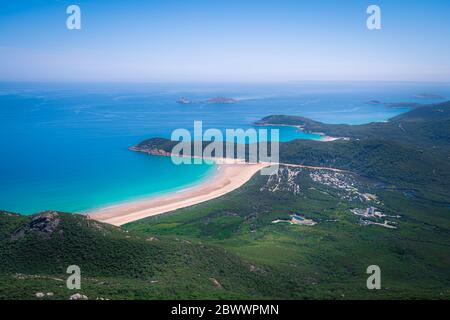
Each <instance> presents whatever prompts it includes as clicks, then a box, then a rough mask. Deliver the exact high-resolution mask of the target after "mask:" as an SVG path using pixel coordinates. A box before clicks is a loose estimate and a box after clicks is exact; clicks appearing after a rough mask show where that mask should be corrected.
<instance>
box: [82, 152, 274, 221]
mask: <svg viewBox="0 0 450 320" xmlns="http://www.w3.org/2000/svg"><path fill="white" fill-rule="evenodd" d="M217 160H218V161H217V162H216V166H217V169H216V172H215V173H213V174H211V176H210V177H208V178H207V179H205V180H204V181H202V182H200V183H199V184H197V185H193V186H190V187H188V188H186V189H182V190H179V191H177V192H173V193H169V194H166V195H160V196H153V197H151V198H147V199H141V200H135V201H130V202H124V203H121V204H115V205H112V206H108V207H105V208H100V209H96V210H93V211H90V212H87V216H88V217H89V218H90V219H93V220H97V221H100V222H104V223H108V224H112V225H115V226H121V225H124V224H126V223H130V222H133V221H137V220H141V219H144V218H148V217H152V216H156V215H160V214H164V213H167V212H170V211H175V210H177V209H181V208H185V207H190V206H193V205H196V204H199V203H203V202H206V201H209V200H212V199H216V198H219V197H221V196H223V195H225V194H227V193H229V192H231V191H234V190H236V189H238V188H240V187H241V186H242V185H244V184H245V183H246V182H248V181H249V180H250V179H251V178H252V177H253V176H254V175H255V174H256V173H258V172H259V171H260V170H261V169H263V168H265V167H267V166H270V164H268V163H256V164H248V163H244V162H242V160H234V159H217Z"/></svg>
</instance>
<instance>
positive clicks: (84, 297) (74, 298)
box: [69, 293, 89, 300]
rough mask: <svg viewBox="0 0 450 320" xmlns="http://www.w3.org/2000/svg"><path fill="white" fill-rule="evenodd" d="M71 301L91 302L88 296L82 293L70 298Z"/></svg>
mask: <svg viewBox="0 0 450 320" xmlns="http://www.w3.org/2000/svg"><path fill="white" fill-rule="evenodd" d="M69 300H89V298H88V297H87V296H85V295H84V294H81V293H75V294H73V295H71V296H70V298H69Z"/></svg>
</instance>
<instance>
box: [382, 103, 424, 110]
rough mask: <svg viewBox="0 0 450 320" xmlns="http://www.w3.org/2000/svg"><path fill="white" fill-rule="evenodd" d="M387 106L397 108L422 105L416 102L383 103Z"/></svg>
mask: <svg viewBox="0 0 450 320" xmlns="http://www.w3.org/2000/svg"><path fill="white" fill-rule="evenodd" d="M384 105H385V106H386V107H387V108H392V109H397V108H419V107H422V106H423V105H422V104H420V103H416V102H392V103H385V104H384Z"/></svg>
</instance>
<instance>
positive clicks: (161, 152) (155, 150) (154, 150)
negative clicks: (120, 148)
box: [129, 146, 172, 157]
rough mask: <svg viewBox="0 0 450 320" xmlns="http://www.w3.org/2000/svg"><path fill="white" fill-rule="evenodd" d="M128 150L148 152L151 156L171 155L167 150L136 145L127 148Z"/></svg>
mask: <svg viewBox="0 0 450 320" xmlns="http://www.w3.org/2000/svg"><path fill="white" fill-rule="evenodd" d="M129 150H131V151H136V152H142V153H146V154H150V155H152V156H164V157H170V156H171V155H172V154H171V153H170V152H167V151H165V150H163V149H158V148H146V147H137V146H135V147H131V148H129Z"/></svg>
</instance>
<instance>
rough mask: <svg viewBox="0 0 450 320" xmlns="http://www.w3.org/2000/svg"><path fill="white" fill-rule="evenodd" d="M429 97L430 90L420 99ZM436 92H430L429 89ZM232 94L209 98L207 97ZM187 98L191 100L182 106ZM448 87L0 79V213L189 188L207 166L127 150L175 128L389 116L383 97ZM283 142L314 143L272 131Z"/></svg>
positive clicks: (210, 169) (87, 206) (90, 204)
mask: <svg viewBox="0 0 450 320" xmlns="http://www.w3.org/2000/svg"><path fill="white" fill-rule="evenodd" d="M423 93H430V94H429V95H422V94H423ZM431 93H432V94H434V95H442V97H437V96H433V95H431ZM216 96H225V97H231V98H235V99H239V102H238V103H236V104H207V103H204V101H206V100H207V99H209V98H212V97H216ZM180 97H186V98H188V99H190V100H192V101H194V102H193V103H192V104H186V105H185V104H179V103H177V100H178V99H179V98H180ZM444 97H450V90H449V86H448V85H442V84H421V83H392V82H391V83H366V82H363V83H321V82H316V83H285V84H200V83H196V84H156V83H155V84H44V83H40V84H37V83H34V84H33V83H0V148H1V157H0V181H1V184H0V210H7V211H12V212H17V213H21V214H32V213H36V212H40V211H43V210H59V211H66V212H81V213H82V212H86V211H88V210H91V209H95V208H99V207H102V206H107V205H113V204H116V203H120V202H123V201H130V200H134V199H139V198H142V197H148V196H155V195H158V194H164V193H167V192H173V191H176V190H180V189H183V188H186V187H189V186H191V185H193V184H195V183H198V182H199V181H201V180H203V179H206V178H207V177H208V176H210V175H211V174H213V173H214V170H215V167H214V166H211V165H206V164H204V165H181V166H176V165H174V164H172V162H171V159H170V158H166V157H154V156H147V155H144V154H139V153H136V152H132V151H129V150H128V147H130V146H132V145H134V144H136V143H138V142H140V141H141V140H144V139H147V138H151V137H165V138H170V135H171V133H172V131H173V130H175V129H177V128H185V129H188V130H190V131H191V130H192V129H193V123H194V121H198V120H202V121H203V127H204V129H207V128H217V129H220V130H225V129H227V128H235V129H236V128H242V129H248V128H251V127H252V123H254V122H255V121H257V120H259V119H261V118H262V117H265V116H268V115H272V114H286V115H299V116H304V117H308V118H312V119H314V120H317V121H323V122H327V123H347V124H363V123H369V122H375V121H386V120H388V119H389V118H391V117H393V116H396V115H398V114H400V113H403V112H405V111H408V110H409V109H408V108H388V107H385V106H384V105H383V104H374V103H368V101H371V100H377V101H380V102H383V103H399V102H417V103H435V102H441V101H444V100H445V99H444ZM277 129H279V130H280V138H281V140H282V141H290V140H293V139H313V140H317V139H320V136H319V135H317V134H307V133H303V132H300V131H299V130H297V129H296V128H291V127H277Z"/></svg>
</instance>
